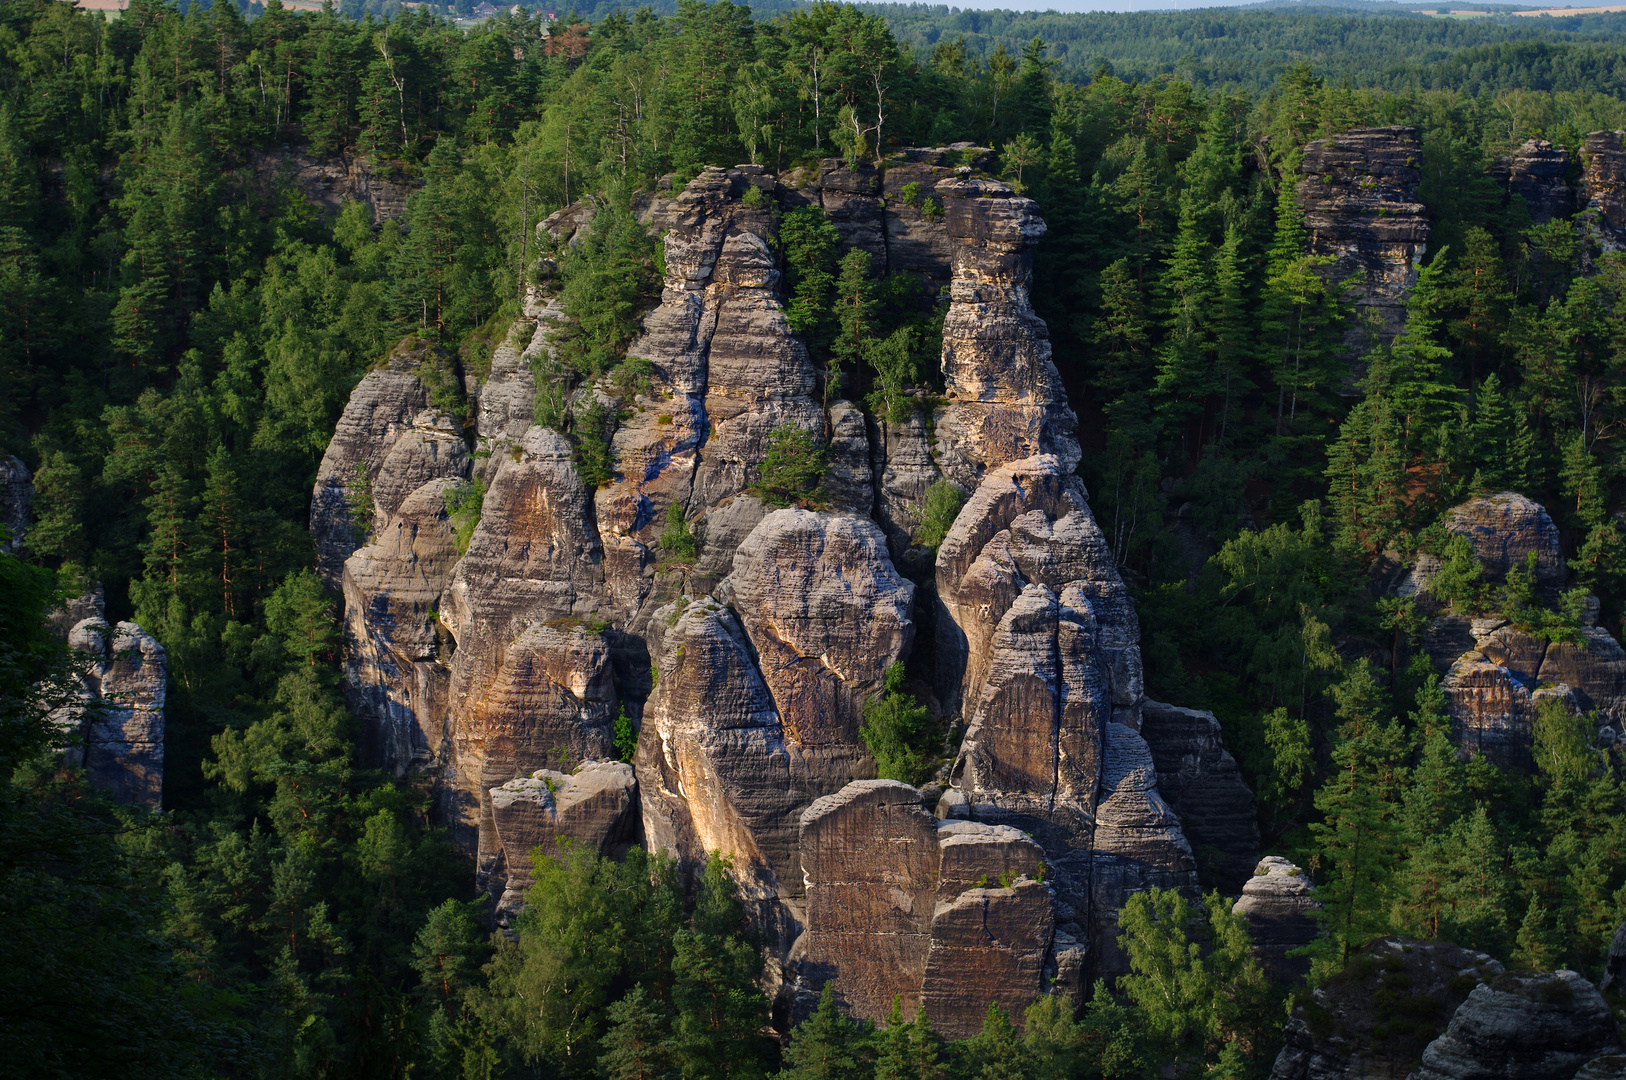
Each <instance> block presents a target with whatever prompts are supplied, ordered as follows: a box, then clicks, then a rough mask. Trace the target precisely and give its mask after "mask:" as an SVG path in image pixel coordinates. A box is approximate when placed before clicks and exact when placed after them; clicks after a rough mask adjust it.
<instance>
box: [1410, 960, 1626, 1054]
mask: <svg viewBox="0 0 1626 1080" xmlns="http://www.w3.org/2000/svg"><path fill="white" fill-rule="evenodd" d="M1620 1052H1621V1045H1620V1029H1619V1027H1618V1026H1617V1025H1616V1023H1615V1016H1614V1013H1612V1012H1611V1011H1610V1009H1609V1006H1608V1004H1607V1003H1605V1001H1604V1000H1603V995H1602V994H1600V993H1598V990H1597V988H1596V987H1594V986H1593V985H1592V984H1591V983H1590V982H1588V981H1587V980H1586V979H1583V978H1582V977H1581V976H1579V975H1577V974H1576V973H1575V972H1573V971H1552V972H1508V973H1507V974H1503V975H1498V976H1496V977H1494V978H1492V979H1490V980H1489V981H1488V982H1486V983H1481V984H1480V985H1478V986H1476V987H1474V989H1473V993H1471V994H1469V995H1468V1000H1467V1001H1465V1002H1463V1003H1462V1005H1461V1006H1459V1007H1458V1009H1457V1011H1456V1015H1454V1016H1452V1017H1451V1025H1450V1026H1449V1027H1448V1028H1446V1030H1445V1033H1444V1034H1443V1035H1441V1036H1440V1037H1439V1038H1437V1039H1435V1040H1434V1041H1433V1042H1431V1043H1429V1045H1428V1048H1427V1049H1426V1050H1424V1051H1423V1064H1422V1067H1421V1068H1419V1069H1418V1070H1417V1071H1416V1072H1414V1073H1412V1074H1411V1078H1410V1080H1490V1078H1491V1077H1497V1078H1508V1080H1570V1078H1571V1077H1573V1076H1574V1075H1575V1073H1576V1071H1577V1070H1578V1069H1579V1068H1580V1067H1581V1066H1582V1065H1584V1064H1586V1063H1587V1062H1589V1061H1591V1060H1592V1059H1594V1058H1596V1057H1600V1056H1602V1055H1605V1054H1618V1053H1620Z"/></svg>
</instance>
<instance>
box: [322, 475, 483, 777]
mask: <svg viewBox="0 0 1626 1080" xmlns="http://www.w3.org/2000/svg"><path fill="white" fill-rule="evenodd" d="M461 487H462V481H460V480H455V479H440V480H431V481H430V482H429V483H427V484H424V485H423V486H422V487H419V488H418V489H417V490H415V491H413V492H412V494H410V495H408V496H407V497H406V498H405V499H404V500H403V501H402V502H401V504H400V506H399V508H398V509H397V510H396V512H395V513H394V514H393V515H391V517H390V519H389V522H388V524H386V525H385V526H384V528H383V529H381V530H379V531H378V532H377V533H376V534H375V535H374V536H373V538H372V541H371V542H370V543H369V544H368V545H367V546H365V547H363V548H360V549H358V550H357V551H356V553H355V554H353V555H351V556H350V558H348V559H346V560H345V563H344V578H343V592H344V613H345V627H344V628H345V690H346V694H347V696H348V698H349V701H350V706H351V709H352V710H353V711H354V712H355V713H356V715H357V716H359V717H360V718H361V719H362V744H361V748H360V749H361V757H362V760H363V761H364V762H366V763H367V764H369V765H373V766H376V767H379V768H383V769H386V770H388V771H389V772H390V773H391V774H392V775H395V776H402V775H405V773H406V772H407V771H408V770H409V769H411V768H412V767H414V766H417V767H424V766H427V765H428V764H429V763H430V762H431V761H432V760H433V758H434V756H435V754H436V753H437V752H438V751H439V749H440V744H441V740H442V738H444V726H445V725H444V720H445V716H446V705H447V684H448V679H449V671H448V669H447V667H446V663H445V659H446V658H445V656H444V652H445V643H444V642H443V641H442V637H443V631H442V630H441V627H440V622H439V618H438V613H437V609H438V607H439V605H440V594H441V591H442V590H443V589H445V587H446V581H447V578H448V577H449V576H450V574H451V571H452V566H453V565H454V564H455V563H456V562H457V560H458V557H459V555H458V550H457V541H456V538H455V537H454V535H453V525H452V522H451V521H450V520H449V519H448V518H447V512H446V501H447V499H448V498H449V497H451V496H452V495H453V493H454V492H456V491H458V490H459V489H460V488H461Z"/></svg>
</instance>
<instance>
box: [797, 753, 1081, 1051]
mask: <svg viewBox="0 0 1626 1080" xmlns="http://www.w3.org/2000/svg"><path fill="white" fill-rule="evenodd" d="M800 848H801V858H802V871H803V873H804V874H805V876H806V879H807V901H806V904H807V925H808V931H807V934H806V936H805V938H804V939H803V941H802V942H801V943H800V945H799V948H800V949H801V950H802V951H803V952H804V954H805V955H806V956H807V957H808V960H807V962H806V963H804V965H803V967H804V977H805V978H807V981H808V983H809V984H810V985H822V984H824V983H829V984H830V985H832V986H833V987H834V988H835V990H836V992H837V994H838V995H839V997H840V998H841V1000H842V1003H843V1004H844V1005H845V1006H846V1007H847V1008H848V1009H849V1010H850V1011H851V1012H852V1013H853V1014H854V1015H857V1016H864V1017H871V1018H879V1017H884V1016H885V1015H887V1013H888V1012H889V1011H890V1010H891V1008H892V1003H893V1001H894V999H901V1001H902V1003H903V1008H904V1009H905V1010H910V1011H912V1010H913V1009H915V1008H916V1007H917V1006H919V1005H920V1004H922V1003H924V1004H925V1006H926V1011H927V1015H928V1016H930V1017H931V1020H932V1024H933V1026H934V1027H936V1028H937V1029H938V1030H940V1031H942V1032H944V1033H945V1034H948V1035H950V1036H952V1037H956V1038H961V1037H965V1036H968V1035H972V1034H975V1033H976V1032H977V1031H979V1030H981V1028H982V1021H983V1016H984V1014H985V1013H986V1011H987V1006H988V1003H990V1002H994V1003H997V1004H999V1005H1000V1006H1002V1007H1003V1008H1004V1009H1005V1010H1006V1011H1007V1012H1009V1013H1011V1014H1013V1015H1019V1014H1020V1013H1021V1011H1022V1010H1023V1009H1024V1008H1026V1007H1027V1005H1029V1004H1031V1003H1032V1001H1033V999H1034V998H1035V997H1037V996H1038V995H1039V994H1040V993H1041V992H1043V988H1044V984H1043V979H1042V976H1043V975H1044V970H1045V963H1046V960H1047V958H1048V956H1049V953H1050V948H1051V936H1052V922H1053V919H1054V915H1053V896H1052V891H1051V889H1050V887H1049V886H1048V885H1046V884H1044V881H1043V877H1044V853H1043V852H1042V850H1041V849H1040V847H1039V845H1038V844H1036V843H1034V842H1033V840H1032V839H1031V838H1029V837H1028V836H1026V835H1025V834H1023V833H1021V832H1020V831H1018V830H1016V829H1013V828H1010V827H1008V826H998V825H982V824H976V823H972V822H967V821H937V820H935V819H934V818H933V817H932V815H931V814H930V813H929V812H928V811H927V810H926V809H925V808H924V807H923V806H922V805H921V797H920V792H918V791H917V790H915V789H914V788H912V787H910V786H908V785H907V784H900V783H898V782H897V781H894V780H860V781H857V782H855V783H852V784H849V785H847V786H846V787H844V788H842V790H841V791H840V792H838V793H837V794H834V795H829V796H826V797H825V798H822V799H819V800H818V801H817V802H815V803H813V805H812V806H810V807H808V809H807V810H806V811H804V812H803V814H802V816H801V836H800ZM973 980H974V982H975V985H976V986H977V987H978V993H977V994H976V995H970V994H967V993H966V992H965V987H966V986H967V984H968V983H969V982H971V981H973Z"/></svg>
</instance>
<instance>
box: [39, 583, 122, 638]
mask: <svg viewBox="0 0 1626 1080" xmlns="http://www.w3.org/2000/svg"><path fill="white" fill-rule="evenodd" d="M106 618H107V593H106V591H105V590H103V588H102V583H101V582H99V581H93V582H91V583H90V587H89V588H88V589H87V590H86V591H85V592H83V593H82V594H80V595H79V596H70V597H68V598H67V599H66V600H64V601H62V603H60V604H58V605H57V606H56V607H54V608H52V609H51V610H50V611H48V612H46V615H45V622H46V624H47V625H48V626H49V627H50V628H51V632H52V633H53V634H55V635H56V636H57V637H58V638H59V639H61V640H62V641H67V640H68V637H69V635H70V634H72V633H73V628H74V627H76V626H78V625H79V624H80V623H82V622H84V621H85V620H86V619H95V620H97V621H98V622H100V621H103V620H105V619H106Z"/></svg>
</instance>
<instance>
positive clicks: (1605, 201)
mask: <svg viewBox="0 0 1626 1080" xmlns="http://www.w3.org/2000/svg"><path fill="white" fill-rule="evenodd" d="M1623 135H1626V133H1623V132H1619V131H1594V132H1590V133H1589V134H1588V135H1587V137H1586V141H1585V142H1583V143H1582V144H1581V163H1582V173H1581V200H1580V201H1581V204H1582V207H1583V209H1585V210H1587V211H1590V212H1591V214H1592V219H1593V227H1592V229H1591V230H1590V232H1591V236H1592V239H1593V240H1594V241H1595V242H1596V243H1597V244H1598V246H1599V247H1601V248H1602V249H1603V250H1605V251H1619V250H1621V249H1622V248H1623V247H1626V147H1623V146H1622V143H1621V139H1622V136H1623Z"/></svg>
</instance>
